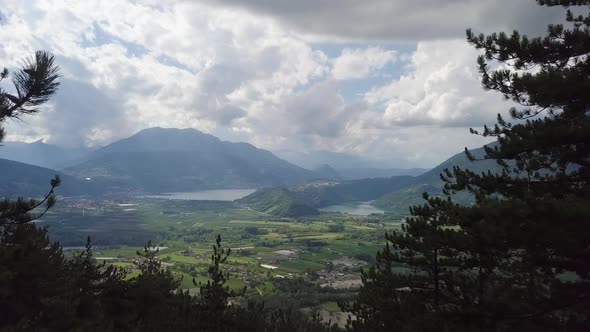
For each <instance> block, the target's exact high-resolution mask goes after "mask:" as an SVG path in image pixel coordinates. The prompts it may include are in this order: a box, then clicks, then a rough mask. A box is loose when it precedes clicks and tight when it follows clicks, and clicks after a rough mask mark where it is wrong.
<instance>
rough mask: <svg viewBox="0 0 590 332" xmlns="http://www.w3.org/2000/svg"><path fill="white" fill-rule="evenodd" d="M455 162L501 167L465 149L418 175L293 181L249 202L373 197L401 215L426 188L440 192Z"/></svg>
mask: <svg viewBox="0 0 590 332" xmlns="http://www.w3.org/2000/svg"><path fill="white" fill-rule="evenodd" d="M471 153H472V154H473V155H474V156H475V157H483V155H484V149H483V148H479V149H474V150H472V151H471ZM453 166H459V167H461V168H467V169H471V170H474V171H477V172H483V171H488V170H491V171H493V172H495V171H499V166H498V165H497V164H496V162H495V161H491V160H482V161H474V162H471V161H470V160H469V159H467V157H466V156H465V154H464V152H461V153H458V154H456V155H454V156H452V157H451V158H449V159H447V160H446V161H444V162H443V163H441V164H440V165H438V166H436V167H435V168H433V169H432V170H430V171H428V172H426V173H424V174H422V175H419V176H392V177H389V178H371V179H362V180H349V181H333V180H332V181H330V180H325V181H313V182H308V183H305V184H300V185H294V186H291V187H289V188H288V189H284V188H282V189H280V190H281V191H280V193H281V195H274V196H273V199H269V198H268V193H269V189H265V190H260V191H258V192H256V193H254V194H252V195H250V196H249V200H248V203H249V204H250V205H252V206H263V207H264V209H266V210H272V209H273V206H272V204H277V205H280V206H282V205H285V204H287V203H289V202H290V201H291V200H293V198H294V197H295V198H297V200H298V202H300V203H303V204H305V205H307V206H310V207H314V208H321V207H325V206H329V205H337V204H341V203H349V202H359V201H374V202H373V205H375V206H376V207H378V208H381V209H383V210H386V211H388V212H391V213H394V214H398V215H400V216H402V215H407V214H408V212H409V210H408V207H409V206H412V205H417V204H423V203H424V200H423V197H422V196H423V194H424V192H427V193H429V194H431V195H438V194H441V193H442V187H443V182H442V181H441V179H440V174H441V173H442V172H443V171H444V169H445V168H449V169H450V168H452V167H453ZM282 199H285V201H282ZM455 199H456V200H457V201H458V202H460V203H465V204H468V203H469V202H470V201H471V197H470V196H469V195H468V194H467V193H458V194H457V195H456V196H455Z"/></svg>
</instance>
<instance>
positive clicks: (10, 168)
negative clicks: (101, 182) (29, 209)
mask: <svg viewBox="0 0 590 332" xmlns="http://www.w3.org/2000/svg"><path fill="white" fill-rule="evenodd" d="M55 175H59V176H60V177H61V180H62V184H61V186H60V187H59V188H58V189H56V194H58V195H62V196H77V195H90V194H94V193H97V192H98V191H99V190H100V187H99V186H98V185H96V184H95V183H94V182H92V181H85V180H80V179H76V178H74V177H71V176H68V175H65V174H62V173H60V172H58V171H55V170H52V169H48V168H43V167H39V166H33V165H28V164H24V163H20V162H17V161H12V160H6V159H0V197H33V198H35V197H41V196H44V195H45V194H46V193H47V191H48V190H49V189H50V186H49V181H50V180H51V179H53V178H54V177H55Z"/></svg>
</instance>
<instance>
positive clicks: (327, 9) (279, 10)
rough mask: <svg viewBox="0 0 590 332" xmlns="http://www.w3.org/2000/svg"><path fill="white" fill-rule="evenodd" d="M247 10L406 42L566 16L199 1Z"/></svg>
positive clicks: (397, 0)
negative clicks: (471, 28)
mask: <svg viewBox="0 0 590 332" xmlns="http://www.w3.org/2000/svg"><path fill="white" fill-rule="evenodd" d="M201 1H203V2H208V3H215V4H225V5H226V6H230V7H241V8H246V9H248V10H250V11H252V12H256V13H262V14H264V15H268V16H271V17H274V18H276V19H277V20H280V21H281V22H286V23H288V24H289V26H291V27H292V28H294V29H296V30H297V31H300V32H301V33H302V34H305V35H307V36H308V37H309V38H310V40H332V39H334V38H338V39H339V40H362V41H365V40H398V41H400V40H402V41H417V40H424V39H440V38H460V37H462V36H463V35H464V32H465V29H466V28H468V27H473V28H477V30H479V31H484V32H491V31H505V30H508V31H511V30H512V29H518V30H520V31H523V32H526V33H533V34H538V33H542V32H544V31H545V30H546V23H547V22H556V21H557V22H559V21H562V20H563V16H564V11H563V9H562V8H552V9H547V8H542V7H539V6H537V4H536V2H535V1H532V0H516V1H515V0H445V1H440V0H414V1H407V0H366V1H358V0H340V1H337V2H334V1H332V0H297V1H276V0H201Z"/></svg>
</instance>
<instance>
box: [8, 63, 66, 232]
mask: <svg viewBox="0 0 590 332" xmlns="http://www.w3.org/2000/svg"><path fill="white" fill-rule="evenodd" d="M8 76H9V72H8V69H6V68H4V70H3V71H2V72H1V73H0V81H2V80H4V79H6V78H8ZM12 76H13V77H12V83H13V86H14V90H15V91H16V94H11V93H8V92H6V91H4V90H2V89H0V142H2V141H3V140H4V137H5V136H6V132H5V130H4V128H3V127H2V126H1V124H2V123H3V122H6V121H7V120H9V119H20V118H21V117H22V116H23V115H27V114H35V113H37V112H39V106H41V105H42V104H44V103H45V102H47V101H48V100H49V98H50V97H51V96H52V95H53V94H55V92H56V91H57V89H58V87H59V81H58V79H59V67H58V66H57V65H56V64H55V57H54V56H53V55H52V54H50V53H47V52H43V51H37V52H36V53H35V56H34V57H32V58H27V59H25V60H24V61H23V64H22V68H20V69H19V70H17V71H16V72H15V73H14V74H13V75H12ZM60 183H61V180H60V178H59V176H56V177H55V178H54V179H52V180H51V181H50V186H51V188H50V190H49V192H48V193H47V195H45V197H44V198H43V199H41V200H34V199H28V200H27V199H22V198H19V199H17V200H15V201H11V200H9V199H4V200H2V201H0V227H2V226H4V225H7V224H19V223H26V222H29V221H31V220H33V219H37V218H40V217H41V216H42V215H43V214H45V212H47V210H49V209H50V208H51V207H52V206H53V205H54V204H55V196H54V195H53V193H54V189H55V188H56V187H57V186H59V185H60ZM40 207H43V208H44V209H43V211H42V212H41V213H40V214H37V215H32V214H31V212H32V211H34V210H36V209H37V208H40Z"/></svg>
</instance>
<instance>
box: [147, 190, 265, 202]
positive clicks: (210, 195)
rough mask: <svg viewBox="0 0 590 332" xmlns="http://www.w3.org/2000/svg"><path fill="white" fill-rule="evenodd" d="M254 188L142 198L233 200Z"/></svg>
mask: <svg viewBox="0 0 590 332" xmlns="http://www.w3.org/2000/svg"><path fill="white" fill-rule="evenodd" d="M255 191H256V189H218V190H199V191H189V192H176V193H163V194H160V195H145V196H141V197H143V198H160V199H180V200H189V201H233V200H236V199H240V198H242V197H245V196H248V195H250V194H251V193H253V192H255Z"/></svg>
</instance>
